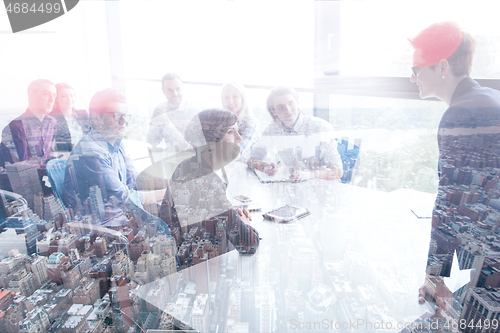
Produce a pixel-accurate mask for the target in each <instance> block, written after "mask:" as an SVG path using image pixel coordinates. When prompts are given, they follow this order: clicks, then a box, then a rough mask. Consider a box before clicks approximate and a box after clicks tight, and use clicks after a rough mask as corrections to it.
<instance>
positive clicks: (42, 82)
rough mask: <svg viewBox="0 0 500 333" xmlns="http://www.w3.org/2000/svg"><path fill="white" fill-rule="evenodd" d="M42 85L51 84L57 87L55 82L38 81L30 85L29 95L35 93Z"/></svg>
mask: <svg viewBox="0 0 500 333" xmlns="http://www.w3.org/2000/svg"><path fill="white" fill-rule="evenodd" d="M42 84H51V85H53V86H54V87H55V84H54V82H52V81H50V80H47V79H37V80H35V81H31V82H30V84H29V85H28V94H29V93H30V92H32V91H35V90H36V89H38V87H39V86H41V85H42Z"/></svg>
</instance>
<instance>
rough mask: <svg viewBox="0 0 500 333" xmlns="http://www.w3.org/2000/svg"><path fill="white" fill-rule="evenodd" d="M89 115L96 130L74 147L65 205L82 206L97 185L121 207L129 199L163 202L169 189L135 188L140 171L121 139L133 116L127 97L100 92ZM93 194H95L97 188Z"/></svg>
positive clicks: (118, 92)
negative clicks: (128, 110) (146, 190)
mask: <svg viewBox="0 0 500 333" xmlns="http://www.w3.org/2000/svg"><path fill="white" fill-rule="evenodd" d="M89 114H90V119H91V125H92V129H91V130H90V132H89V133H87V134H86V135H85V136H84V137H83V138H82V139H81V140H80V142H78V144H77V145H76V146H75V147H74V148H73V150H72V151H71V155H70V157H69V160H68V165H67V167H66V174H65V177H64V192H63V199H64V202H65V204H66V205H67V206H68V207H72V208H77V207H79V206H81V205H82V203H83V202H84V201H85V200H86V199H87V198H89V193H90V191H91V190H90V189H91V187H94V188H95V186H97V187H98V188H99V190H100V195H101V196H102V199H103V200H104V201H107V200H109V199H110V198H111V197H115V198H116V199H117V200H118V202H119V203H120V204H125V203H126V202H127V201H128V200H129V199H130V200H134V201H135V202H136V203H137V204H138V203H139V202H140V204H152V203H154V202H158V201H161V200H162V199H163V195H164V194H165V190H158V191H148V192H143V191H136V190H135V189H134V188H135V179H136V176H137V172H136V170H135V168H134V166H133V165H132V162H131V160H130V158H129V157H128V155H127V153H126V152H125V147H124V145H123V142H122V140H121V138H122V136H123V133H124V131H125V126H126V124H127V122H128V121H129V120H130V117H131V115H130V114H128V113H127V104H126V99H125V96H124V95H123V94H122V93H121V92H120V91H118V90H116V89H105V90H102V91H99V92H97V93H95V94H94V96H93V97H92V99H91V101H90V106H89ZM92 191H93V192H94V193H95V189H94V190H92ZM78 200H80V202H78Z"/></svg>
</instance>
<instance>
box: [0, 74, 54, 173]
mask: <svg viewBox="0 0 500 333" xmlns="http://www.w3.org/2000/svg"><path fill="white" fill-rule="evenodd" d="M55 99H56V87H55V85H54V83H52V82H51V81H49V80H45V79H38V80H35V81H33V82H31V83H30V84H29V86H28V108H27V109H26V111H25V112H24V113H23V114H22V115H20V116H19V117H17V118H16V119H14V120H12V121H11V122H10V124H9V125H8V126H6V127H5V128H4V130H3V131H2V144H1V147H0V166H2V167H5V163H6V162H9V163H15V162H21V161H26V160H28V159H35V158H38V159H40V160H39V162H37V163H40V164H45V162H46V160H47V158H48V157H49V156H51V154H52V153H53V152H54V150H55V135H56V128H57V127H56V120H55V119H54V118H53V117H51V116H49V115H48V114H49V113H50V112H51V111H52V106H53V105H54V101H55Z"/></svg>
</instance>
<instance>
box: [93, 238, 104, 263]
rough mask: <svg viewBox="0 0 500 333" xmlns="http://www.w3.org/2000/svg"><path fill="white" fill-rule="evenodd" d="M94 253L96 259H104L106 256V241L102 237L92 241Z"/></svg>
mask: <svg viewBox="0 0 500 333" xmlns="http://www.w3.org/2000/svg"><path fill="white" fill-rule="evenodd" d="M94 253H95V255H96V256H97V257H98V258H102V257H104V255H105V254H106V240H105V239H104V238H102V237H97V238H96V239H95V241H94Z"/></svg>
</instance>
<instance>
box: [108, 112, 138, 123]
mask: <svg viewBox="0 0 500 333" xmlns="http://www.w3.org/2000/svg"><path fill="white" fill-rule="evenodd" d="M107 113H109V114H112V115H113V119H114V120H116V121H120V120H122V119H124V120H125V122H128V121H129V120H130V118H131V117H132V115H131V114H128V113H118V112H107Z"/></svg>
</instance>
